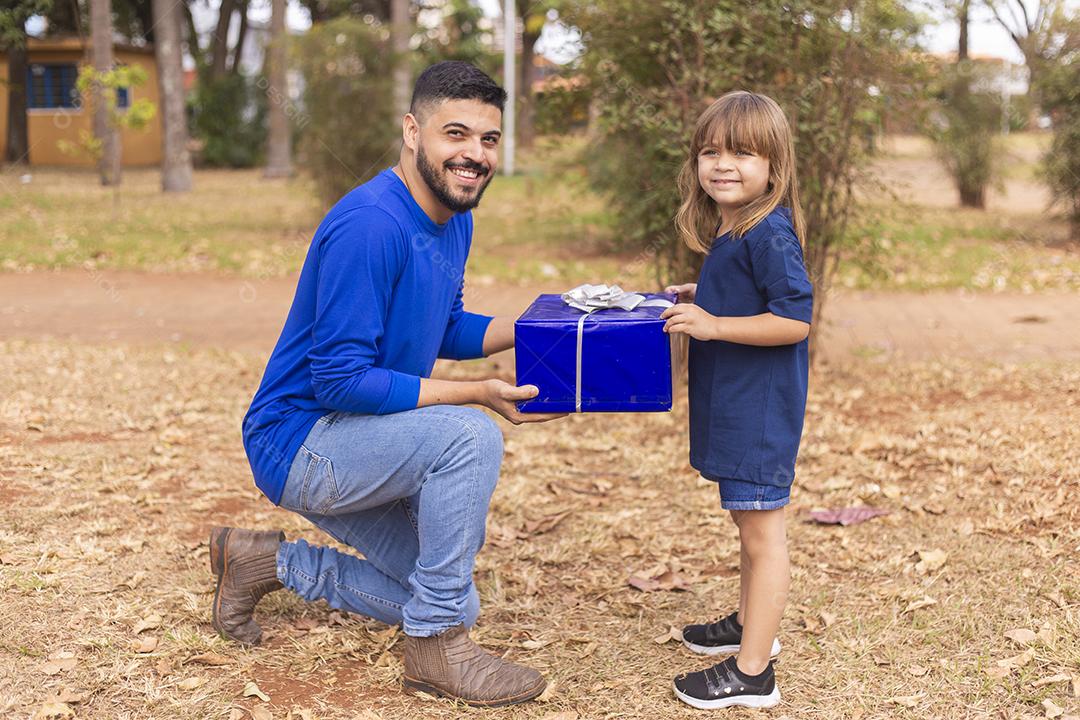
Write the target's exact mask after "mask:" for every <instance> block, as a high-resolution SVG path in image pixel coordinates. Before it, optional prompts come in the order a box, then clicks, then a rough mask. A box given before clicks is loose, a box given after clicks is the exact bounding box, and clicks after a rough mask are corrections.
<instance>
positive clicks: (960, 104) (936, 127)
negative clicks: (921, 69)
mask: <svg viewBox="0 0 1080 720" xmlns="http://www.w3.org/2000/svg"><path fill="white" fill-rule="evenodd" d="M984 72H985V71H984V70H983V69H982V68H980V67H979V66H978V65H976V64H975V63H973V62H971V61H970V60H968V61H963V62H961V63H960V64H958V65H954V66H951V67H948V68H946V69H945V70H944V71H943V72H942V75H941V78H940V85H941V89H940V90H939V91H938V92H937V93H935V94H936V96H937V103H936V107H935V109H934V112H933V113H932V114H931V118H930V123H929V125H928V127H927V134H928V135H929V136H930V139H931V140H933V141H934V146H935V148H936V149H937V152H938V156H939V157H940V158H941V162H942V164H944V165H945V168H946V169H947V170H948V171H949V174H950V175H951V176H952V178H953V182H954V183H955V184H956V189H957V191H958V192H959V193H960V204H961V205H963V206H965V207H974V208H982V207H985V206H986V190H987V188H989V187H990V185H991V184H993V183H994V182H995V181H996V180H998V179H999V178H1000V174H1001V168H1000V163H999V161H998V159H999V158H1000V157H1001V154H1002V150H1001V142H1000V140H1001V136H1000V129H1001V121H1002V117H1003V114H1002V107H1001V100H1000V98H999V97H998V96H997V95H996V94H991V93H988V92H983V91H980V90H979V88H980V87H986V86H987V85H988V84H989V83H988V82H986V78H981V77H979V76H980V75H981V74H983V73H984Z"/></svg>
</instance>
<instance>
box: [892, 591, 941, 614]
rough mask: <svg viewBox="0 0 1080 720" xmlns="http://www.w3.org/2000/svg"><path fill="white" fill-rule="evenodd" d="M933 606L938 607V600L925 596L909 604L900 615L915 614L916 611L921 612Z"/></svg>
mask: <svg viewBox="0 0 1080 720" xmlns="http://www.w3.org/2000/svg"><path fill="white" fill-rule="evenodd" d="M931 605H937V600H935V599H934V598H932V597H930V596H929V595H923V596H922V598H921V599H919V600H912V601H911V602H909V603H908V604H907V607H905V608H904V609H903V610H902V611H901V612H900V614H901V615H903V614H905V613H909V612H915V611H916V610H921V609H922V608H924V607H930V606H931Z"/></svg>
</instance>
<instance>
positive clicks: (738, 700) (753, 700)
mask: <svg viewBox="0 0 1080 720" xmlns="http://www.w3.org/2000/svg"><path fill="white" fill-rule="evenodd" d="M671 687H672V689H673V690H675V697H677V698H679V699H680V700H682V701H683V702H684V703H686V704H687V705H689V706H690V707H695V708H697V709H698V710H719V709H720V708H726V707H732V706H734V705H742V706H743V707H751V708H771V707H773V706H774V705H776V704H777V703H779V702H780V688H778V687H776V686H775V685H774V686H773V691H772V692H771V693H769V694H768V695H736V696H734V697H724V698H717V699H716V700H699V699H698V698H696V697H690V696H689V695H685V694H683V693H681V692H679V688H677V687H675V684H674V683H672V685H671Z"/></svg>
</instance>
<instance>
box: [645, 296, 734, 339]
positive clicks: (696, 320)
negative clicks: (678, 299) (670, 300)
mask: <svg viewBox="0 0 1080 720" xmlns="http://www.w3.org/2000/svg"><path fill="white" fill-rule="evenodd" d="M660 319H661V320H667V322H666V323H664V332H666V333H683V334H684V335H689V336H690V337H692V338H694V339H695V340H716V339H718V338H719V327H718V325H719V321H720V318H718V317H716V316H715V315H710V314H709V313H707V312H705V311H704V310H703V309H701V307H700V306H698V305H694V304H693V303H679V304H678V305H672V306H671V307H669V308H668V309H667V310H665V311H664V312H663V313H662V314H661V315H660Z"/></svg>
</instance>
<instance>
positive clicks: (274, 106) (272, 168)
mask: <svg viewBox="0 0 1080 720" xmlns="http://www.w3.org/2000/svg"><path fill="white" fill-rule="evenodd" d="M271 7H272V9H271V13H272V14H271V16H270V47H269V48H267V55H266V61H267V65H268V72H267V75H268V80H269V83H270V84H269V87H268V88H267V95H268V99H269V100H270V103H269V118H268V119H269V137H268V138H267V153H266V169H265V170H264V172H263V175H264V176H265V177H268V178H276V177H287V176H289V175H290V174H291V173H292V167H291V160H290V154H291V153H290V149H289V118H288V116H287V115H286V114H285V106H286V103H288V101H289V89H288V79H287V77H286V64H285V63H286V59H287V57H288V55H287V52H288V48H287V47H286V45H285V43H286V41H287V40H288V33H287V32H286V31H285V0H272V3H271Z"/></svg>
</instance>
